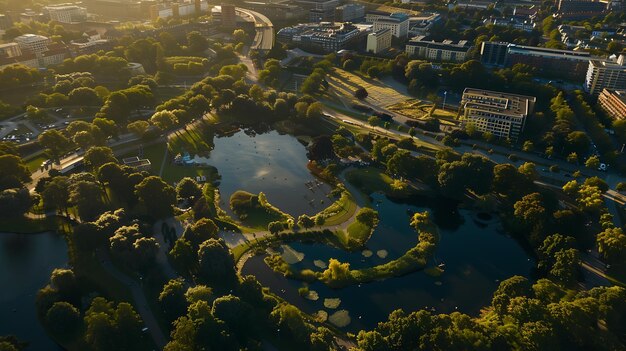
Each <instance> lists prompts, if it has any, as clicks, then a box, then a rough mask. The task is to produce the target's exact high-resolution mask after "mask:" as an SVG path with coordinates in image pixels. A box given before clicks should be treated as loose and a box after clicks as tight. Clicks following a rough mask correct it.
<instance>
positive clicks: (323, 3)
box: [294, 0, 339, 22]
mask: <svg viewBox="0 0 626 351" xmlns="http://www.w3.org/2000/svg"><path fill="white" fill-rule="evenodd" d="M294 2H295V3H296V4H298V5H300V6H302V7H303V8H305V9H308V10H309V21H310V22H327V21H334V20H335V8H337V6H339V0H294Z"/></svg>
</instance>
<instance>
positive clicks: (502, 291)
mask: <svg viewBox="0 0 626 351" xmlns="http://www.w3.org/2000/svg"><path fill="white" fill-rule="evenodd" d="M529 293H530V282H529V281H528V279H526V278H524V277H522V276H519V275H516V276H513V277H511V278H509V279H506V280H503V281H502V282H501V283H500V285H499V286H498V289H496V291H495V292H494V293H493V299H492V301H491V305H492V306H493V308H494V310H495V311H496V313H497V314H498V316H500V317H502V316H504V315H505V314H506V313H507V312H508V306H509V302H510V301H511V300H512V299H513V298H515V297H522V296H527V295H528V294H529Z"/></svg>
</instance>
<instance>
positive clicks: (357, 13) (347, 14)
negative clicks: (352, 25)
mask: <svg viewBox="0 0 626 351" xmlns="http://www.w3.org/2000/svg"><path fill="white" fill-rule="evenodd" d="M364 16H365V6H363V5H358V4H345V5H341V6H339V7H337V8H336V9H335V21H338V22H352V21H354V20H355V19H357V18H362V17H364Z"/></svg>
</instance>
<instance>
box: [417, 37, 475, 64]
mask: <svg viewBox="0 0 626 351" xmlns="http://www.w3.org/2000/svg"><path fill="white" fill-rule="evenodd" d="M471 48H472V47H471V45H470V44H469V43H468V42H467V41H466V40H461V41H459V42H457V43H455V42H453V41H451V40H444V41H442V42H436V41H434V40H428V39H426V38H425V37H423V36H420V37H415V38H413V39H411V40H410V41H409V42H408V43H407V44H406V48H405V51H406V53H407V54H408V55H409V56H412V57H416V58H423V59H427V60H430V61H438V62H465V61H466V60H467V57H468V53H469V51H470V49H471Z"/></svg>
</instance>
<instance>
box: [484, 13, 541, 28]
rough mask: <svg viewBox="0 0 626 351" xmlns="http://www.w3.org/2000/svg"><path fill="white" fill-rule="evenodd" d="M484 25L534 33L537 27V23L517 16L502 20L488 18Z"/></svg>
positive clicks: (502, 18)
mask: <svg viewBox="0 0 626 351" xmlns="http://www.w3.org/2000/svg"><path fill="white" fill-rule="evenodd" d="M483 24H485V25H489V24H493V25H494V26H499V27H510V28H513V29H519V30H523V31H525V32H532V31H533V30H534V29H535V27H536V26H537V25H536V23H535V22H533V21H531V20H528V19H526V18H520V17H516V16H511V17H501V18H496V17H494V18H486V19H485V20H483Z"/></svg>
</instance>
